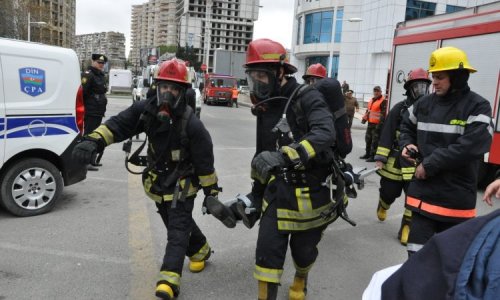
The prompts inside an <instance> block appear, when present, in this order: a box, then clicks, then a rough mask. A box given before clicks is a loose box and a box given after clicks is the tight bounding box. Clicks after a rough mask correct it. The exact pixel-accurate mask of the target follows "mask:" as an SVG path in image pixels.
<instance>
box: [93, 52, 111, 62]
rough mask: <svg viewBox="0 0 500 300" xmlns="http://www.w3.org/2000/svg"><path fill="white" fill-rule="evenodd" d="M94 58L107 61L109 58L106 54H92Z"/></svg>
mask: <svg viewBox="0 0 500 300" xmlns="http://www.w3.org/2000/svg"><path fill="white" fill-rule="evenodd" d="M92 60H97V61H103V62H107V61H108V58H107V57H106V55H104V54H97V53H95V54H92Z"/></svg>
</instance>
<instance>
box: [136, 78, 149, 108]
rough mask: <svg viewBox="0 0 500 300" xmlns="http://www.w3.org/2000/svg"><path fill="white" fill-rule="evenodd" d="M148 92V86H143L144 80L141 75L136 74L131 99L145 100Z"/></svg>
mask: <svg viewBox="0 0 500 300" xmlns="http://www.w3.org/2000/svg"><path fill="white" fill-rule="evenodd" d="M147 93H148V88H147V87H145V86H144V80H143V78H142V76H138V77H137V80H136V84H135V85H134V89H133V90H132V101H133V102H135V101H141V100H146V94H147Z"/></svg>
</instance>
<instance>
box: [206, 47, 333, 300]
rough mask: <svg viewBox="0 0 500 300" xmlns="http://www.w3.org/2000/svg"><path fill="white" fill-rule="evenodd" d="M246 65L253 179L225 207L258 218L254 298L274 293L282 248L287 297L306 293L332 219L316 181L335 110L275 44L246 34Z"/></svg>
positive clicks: (220, 209) (247, 219) (323, 170)
mask: <svg viewBox="0 0 500 300" xmlns="http://www.w3.org/2000/svg"><path fill="white" fill-rule="evenodd" d="M244 67H245V68H246V74H247V78H248V83H249V87H250V93H251V98H252V102H253V103H254V107H253V113H254V114H255V115H256V117H257V144H256V152H255V155H254V158H253V160H252V164H251V165H252V173H251V177H252V179H253V186H252V191H251V192H250V193H249V194H247V195H245V196H241V195H240V196H239V197H238V199H237V200H236V201H235V202H234V205H231V206H230V207H231V208H232V209H228V210H229V211H232V212H233V213H234V215H235V216H236V219H238V218H242V219H243V221H244V223H245V225H247V226H249V225H250V226H252V225H253V224H254V223H255V221H256V219H257V218H258V217H260V226H259V234H258V240H257V249H256V262H255V263H256V266H255V271H254V277H255V278H256V279H257V281H258V299H276V297H277V291H278V286H279V284H280V283H281V274H282V273H283V266H284V263H285V257H286V252H287V248H288V247H290V249H291V255H292V258H293V261H294V265H295V269H296V272H295V277H294V280H293V283H292V284H291V286H290V288H289V299H305V294H306V291H307V288H306V284H307V277H308V273H309V271H310V270H311V268H312V266H313V264H314V262H315V260H316V258H317V256H318V248H317V245H318V243H319V242H320V240H321V236H322V233H323V231H324V230H325V229H326V227H327V226H328V224H330V223H332V222H333V221H334V220H335V219H336V218H337V215H336V213H335V214H332V215H327V216H325V217H322V216H321V212H323V211H326V210H328V209H329V208H331V207H332V206H333V202H332V201H331V200H330V194H329V193H330V191H329V189H328V188H327V187H324V186H323V185H322V182H324V181H325V179H326V177H327V176H328V175H329V174H331V169H330V166H331V164H332V161H333V153H332V146H333V144H334V141H335V131H334V126H333V117H332V114H331V113H330V111H329V109H328V106H327V104H326V102H325V100H324V99H323V96H322V94H321V93H320V92H319V91H318V90H316V89H315V88H313V87H312V86H309V85H300V84H298V83H297V81H296V80H295V78H293V77H292V76H291V75H292V74H293V73H295V72H296V71H297V69H296V68H295V67H294V66H293V65H291V64H290V63H289V62H288V58H287V54H286V50H285V48H284V47H283V46H282V45H281V44H279V43H277V42H275V41H272V40H269V39H259V40H255V41H252V42H251V43H250V44H249V46H248V50H247V60H246V64H245V65H244ZM212 205H213V206H212ZM207 206H208V207H209V210H210V211H212V213H213V214H214V216H216V217H219V219H221V220H224V221H227V220H230V221H234V217H235V216H233V219H232V220H231V217H230V215H228V214H226V213H225V212H226V211H228V210H224V206H223V205H221V204H220V203H216V204H214V203H207ZM235 207H236V209H234V208H235ZM226 208H227V207H226ZM214 211H216V212H215V213H214ZM247 212H248V213H249V214H247ZM219 213H220V214H219ZM221 216H222V217H221ZM226 225H227V224H226ZM230 225H234V223H231V224H230Z"/></svg>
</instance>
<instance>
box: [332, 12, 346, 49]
mask: <svg viewBox="0 0 500 300" xmlns="http://www.w3.org/2000/svg"><path fill="white" fill-rule="evenodd" d="M343 20H344V8H343V7H337V19H336V20H335V37H334V39H333V40H334V42H335V43H340V38H341V37H342V21H343Z"/></svg>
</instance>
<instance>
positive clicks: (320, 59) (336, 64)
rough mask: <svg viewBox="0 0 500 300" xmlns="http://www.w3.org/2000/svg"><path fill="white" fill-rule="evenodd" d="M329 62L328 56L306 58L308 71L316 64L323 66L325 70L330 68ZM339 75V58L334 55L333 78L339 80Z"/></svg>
mask: <svg viewBox="0 0 500 300" xmlns="http://www.w3.org/2000/svg"><path fill="white" fill-rule="evenodd" d="M328 61H329V57H328V56H310V57H308V58H306V69H307V68H308V67H309V66H310V65H314V64H322V65H323V66H325V68H328ZM338 73H339V56H338V55H333V59H332V70H331V77H332V78H337V75H338Z"/></svg>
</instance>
